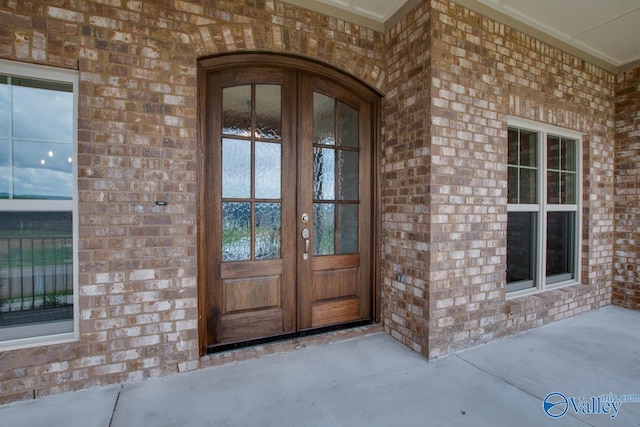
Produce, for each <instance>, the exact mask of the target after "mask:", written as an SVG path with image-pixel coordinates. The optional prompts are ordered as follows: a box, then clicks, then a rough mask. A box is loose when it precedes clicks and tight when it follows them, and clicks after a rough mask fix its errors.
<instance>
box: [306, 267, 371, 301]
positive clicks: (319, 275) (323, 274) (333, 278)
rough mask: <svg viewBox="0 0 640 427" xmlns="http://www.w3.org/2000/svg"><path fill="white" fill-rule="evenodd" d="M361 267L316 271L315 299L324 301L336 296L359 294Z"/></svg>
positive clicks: (314, 281) (314, 276)
mask: <svg viewBox="0 0 640 427" xmlns="http://www.w3.org/2000/svg"><path fill="white" fill-rule="evenodd" d="M359 270H360V269H359V268H357V267H356V268H344V269H340V270H337V269H332V270H326V271H314V273H313V300H314V301H316V302H318V301H324V300H329V299H334V298H341V297H348V296H357V295H358V276H359Z"/></svg>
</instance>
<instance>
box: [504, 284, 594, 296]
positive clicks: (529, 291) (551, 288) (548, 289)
mask: <svg viewBox="0 0 640 427" xmlns="http://www.w3.org/2000/svg"><path fill="white" fill-rule="evenodd" d="M573 286H575V287H576V288H580V287H582V286H583V285H582V284H581V283H580V282H577V281H575V280H568V281H566V282H560V283H554V284H553V285H547V287H546V288H545V289H538V288H530V289H523V290H521V291H513V292H506V293H505V300H506V301H510V300H514V299H517V298H522V297H528V296H532V295H539V294H544V293H548V292H552V291H557V290H559V289H565V288H570V287H573Z"/></svg>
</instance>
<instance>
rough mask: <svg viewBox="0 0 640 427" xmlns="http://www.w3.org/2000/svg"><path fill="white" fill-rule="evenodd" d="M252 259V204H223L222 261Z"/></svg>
mask: <svg viewBox="0 0 640 427" xmlns="http://www.w3.org/2000/svg"><path fill="white" fill-rule="evenodd" d="M248 259H251V203H223V204H222V260H223V261H243V260H248Z"/></svg>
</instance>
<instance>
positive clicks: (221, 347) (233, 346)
mask: <svg viewBox="0 0 640 427" xmlns="http://www.w3.org/2000/svg"><path fill="white" fill-rule="evenodd" d="M372 324H374V322H373V321H372V320H370V319H365V320H358V321H355V322H348V323H340V324H337V325H330V326H324V327H321V328H315V329H307V330H304V331H298V332H291V333H288V334H282V335H276V336H272V337H265V338H257V339H252V340H247V341H239V342H233V343H228V344H217V345H211V346H208V347H207V352H206V354H216V353H223V352H226V351H232V350H238V349H242V348H247V347H256V346H260V345H264V344H271V343H277V342H282V341H289V340H293V339H296V338H304V337H311V336H314V335H321V334H326V333H328V332H335V331H340V330H343V329H353V328H359V327H362V326H368V325H372Z"/></svg>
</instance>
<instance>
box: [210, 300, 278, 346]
mask: <svg viewBox="0 0 640 427" xmlns="http://www.w3.org/2000/svg"><path fill="white" fill-rule="evenodd" d="M283 324H284V313H283V311H282V309H280V308H271V309H266V310H258V311H248V312H241V313H235V314H230V315H228V316H223V317H222V318H221V320H220V338H219V340H220V341H221V342H238V341H246V340H249V339H254V338H262V337H270V336H275V335H280V334H282V333H283V332H284V330H283V329H284V327H283Z"/></svg>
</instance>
